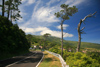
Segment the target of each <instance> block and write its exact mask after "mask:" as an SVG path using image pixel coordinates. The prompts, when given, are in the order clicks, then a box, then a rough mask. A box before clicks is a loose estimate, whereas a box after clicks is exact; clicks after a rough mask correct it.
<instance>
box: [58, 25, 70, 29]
mask: <svg viewBox="0 0 100 67" xmlns="http://www.w3.org/2000/svg"><path fill="white" fill-rule="evenodd" d="M66 27H69V25H67V24H63V29H64V30H65V29H66ZM56 28H57V29H61V25H59V26H57V27H56Z"/></svg>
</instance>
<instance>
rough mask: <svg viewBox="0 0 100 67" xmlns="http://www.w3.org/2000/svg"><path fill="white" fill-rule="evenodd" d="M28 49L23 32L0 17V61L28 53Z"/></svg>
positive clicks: (28, 45)
mask: <svg viewBox="0 0 100 67" xmlns="http://www.w3.org/2000/svg"><path fill="white" fill-rule="evenodd" d="M29 47H30V44H29V42H28V41H27V39H26V35H25V33H24V31H22V30H21V29H19V27H18V25H17V24H12V23H11V22H10V21H9V20H8V19H7V18H6V17H3V16H0V59H4V58H8V57H11V56H14V55H19V54H22V53H25V52H28V49H29Z"/></svg>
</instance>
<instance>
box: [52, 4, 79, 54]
mask: <svg viewBox="0 0 100 67" xmlns="http://www.w3.org/2000/svg"><path fill="white" fill-rule="evenodd" d="M60 7H61V8H62V10H60V11H59V12H57V13H55V14H54V15H55V16H56V17H57V18H60V19H61V21H60V26H61V56H63V36H64V35H63V24H64V22H65V20H69V19H70V18H69V16H72V15H73V14H75V13H76V12H78V9H77V8H76V6H73V7H69V5H66V4H62V5H61V6H60Z"/></svg>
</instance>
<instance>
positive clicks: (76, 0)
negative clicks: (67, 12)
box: [65, 0, 84, 7]
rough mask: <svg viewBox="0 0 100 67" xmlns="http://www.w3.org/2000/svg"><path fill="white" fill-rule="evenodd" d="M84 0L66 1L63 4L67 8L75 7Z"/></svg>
mask: <svg viewBox="0 0 100 67" xmlns="http://www.w3.org/2000/svg"><path fill="white" fill-rule="evenodd" d="M83 1H84V0H67V1H66V2H65V4H67V5H69V7H72V6H77V5H79V4H81V3H82V2H83Z"/></svg>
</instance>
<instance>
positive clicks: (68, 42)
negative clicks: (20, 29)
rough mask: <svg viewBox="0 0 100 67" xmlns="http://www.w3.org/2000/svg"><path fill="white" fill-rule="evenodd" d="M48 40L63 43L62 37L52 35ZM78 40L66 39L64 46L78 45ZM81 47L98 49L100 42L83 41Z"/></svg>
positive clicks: (41, 37) (40, 37)
mask: <svg viewBox="0 0 100 67" xmlns="http://www.w3.org/2000/svg"><path fill="white" fill-rule="evenodd" d="M33 37H36V38H39V39H43V36H38V35H33ZM47 40H48V41H50V42H56V43H57V44H61V38H58V37H53V36H50V37H48V38H47ZM77 44H78V42H77V41H67V40H64V46H68V45H70V46H73V47H77ZM81 48H96V49H100V44H97V43H89V42H82V43H81Z"/></svg>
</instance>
